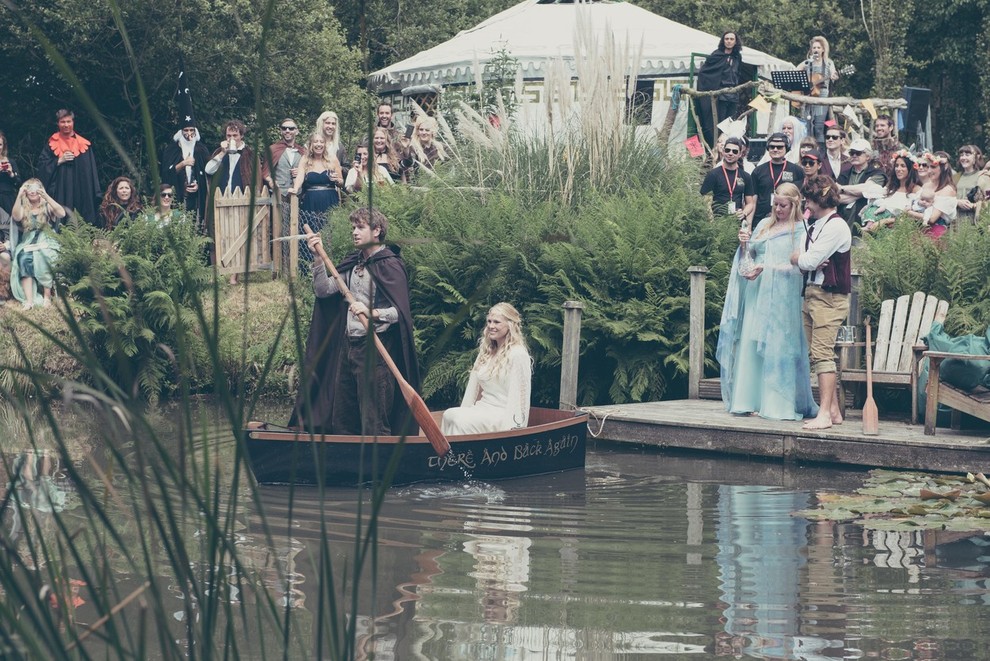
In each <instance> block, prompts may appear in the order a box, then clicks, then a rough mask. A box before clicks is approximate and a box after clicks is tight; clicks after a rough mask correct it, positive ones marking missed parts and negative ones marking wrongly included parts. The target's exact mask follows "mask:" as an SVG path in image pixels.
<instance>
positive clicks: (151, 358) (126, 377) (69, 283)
mask: <svg viewBox="0 0 990 661" xmlns="http://www.w3.org/2000/svg"><path fill="white" fill-rule="evenodd" d="M59 243H60V254H59V259H58V262H57V264H56V282H57V286H58V287H59V289H60V290H61V291H62V292H64V294H65V300H66V302H67V304H68V305H69V307H70V310H71V312H72V315H73V316H74V317H75V318H76V319H77V320H78V323H77V324H75V325H74V326H75V328H74V331H75V332H76V334H77V338H76V339H77V340H78V341H79V343H80V344H81V345H83V346H87V347H89V348H90V350H91V351H92V352H93V354H94V356H95V357H96V358H97V359H98V360H99V362H100V364H101V365H102V366H103V367H104V369H106V372H107V375H108V376H110V377H111V379H112V383H106V384H96V385H97V386H98V387H101V388H105V387H110V386H111V385H113V386H114V387H117V388H120V389H121V390H122V391H123V392H125V393H128V394H130V395H131V396H137V395H139V394H140V395H142V396H146V397H152V398H154V397H157V396H158V395H159V394H160V393H162V392H163V391H167V390H171V389H172V388H173V387H174V385H175V383H176V382H177V378H176V372H175V370H176V369H177V368H178V365H180V364H181V365H182V369H183V370H186V376H190V375H191V374H190V372H194V371H195V365H197V364H200V363H202V362H203V361H202V355H203V352H204V348H203V346H202V342H201V341H198V340H197V339H196V338H195V336H194V335H192V334H189V333H187V332H186V331H185V330H184V329H188V328H191V327H193V326H194V323H193V322H194V320H195V316H194V314H195V309H196V307H197V306H198V305H199V299H200V297H201V296H202V294H203V292H204V290H205V289H206V287H207V286H208V284H209V283H210V282H211V275H212V271H211V270H210V269H209V268H208V267H207V266H206V265H205V262H204V250H205V246H206V239H205V238H204V237H203V236H201V235H200V234H199V233H198V232H197V230H196V226H195V223H194V222H192V220H191V219H190V218H188V217H184V218H183V219H182V220H179V221H173V222H171V223H168V224H165V225H161V224H160V223H158V222H157V221H156V220H155V219H154V216H153V214H151V213H142V214H140V215H139V216H138V217H137V218H134V219H132V220H129V221H125V222H122V223H120V224H119V225H117V226H116V227H114V228H113V230H112V231H110V232H104V231H102V230H99V229H97V228H95V227H93V226H91V225H88V224H86V223H82V222H78V221H73V222H72V223H71V224H70V225H69V226H68V227H66V228H65V229H64V230H63V231H62V233H61V234H60V235H59ZM180 336H181V337H180ZM180 347H181V351H182V352H184V355H177V353H178V352H180Z"/></svg>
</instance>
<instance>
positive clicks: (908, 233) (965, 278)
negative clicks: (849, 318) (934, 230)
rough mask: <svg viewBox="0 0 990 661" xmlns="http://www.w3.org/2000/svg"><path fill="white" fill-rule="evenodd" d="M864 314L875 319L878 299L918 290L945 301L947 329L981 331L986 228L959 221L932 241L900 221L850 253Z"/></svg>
mask: <svg viewBox="0 0 990 661" xmlns="http://www.w3.org/2000/svg"><path fill="white" fill-rule="evenodd" d="M854 263H855V264H856V268H857V269H858V270H859V272H860V273H861V276H862V277H861V278H860V283H861V284H860V297H861V298H860V300H861V303H862V307H863V313H864V315H865V314H872V315H873V317H874V318H879V315H880V303H881V302H883V301H884V300H886V299H890V298H896V297H898V296H901V295H904V294H913V293H914V292H916V291H921V292H925V293H927V294H933V295H935V296H937V297H939V298H941V299H945V300H947V301H949V304H950V305H949V313H948V316H947V317H946V320H945V329H946V331H947V332H948V333H949V334H951V335H966V334H971V333H975V334H980V335H982V334H983V333H984V332H985V331H986V329H987V326H988V325H990V232H988V231H987V229H986V226H982V227H976V226H973V225H971V224H968V223H967V224H962V225H961V226H960V227H958V228H956V229H954V230H952V231H950V232H947V233H946V234H944V235H943V236H942V237H941V238H940V239H939V240H937V241H933V240H931V239H930V238H928V237H927V236H925V235H923V234H922V233H921V232H920V231H919V229H918V226H917V223H915V222H912V221H909V220H902V221H900V222H897V223H895V224H894V227H893V228H892V229H890V230H885V231H883V232H881V233H880V234H879V235H878V236H876V237H866V238H865V239H864V240H863V243H861V244H860V246H859V247H858V248H857V249H856V250H855V252H854Z"/></svg>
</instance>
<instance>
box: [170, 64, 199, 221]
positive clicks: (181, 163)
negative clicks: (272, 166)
mask: <svg viewBox="0 0 990 661" xmlns="http://www.w3.org/2000/svg"><path fill="white" fill-rule="evenodd" d="M180 66H181V64H180ZM177 96H178V106H179V108H178V110H179V121H178V127H177V128H178V130H177V131H176V133H175V135H174V136H172V142H170V143H169V144H168V146H167V147H165V151H164V153H163V154H162V165H161V180H162V183H163V184H171V185H172V187H173V188H174V189H175V192H176V199H177V201H179V202H181V203H182V204H184V205H185V207H186V209H188V210H189V211H191V212H193V213H195V214H196V218H197V220H199V221H200V222H202V219H203V218H204V217H205V215H206V198H207V196H208V193H209V183H208V182H207V179H206V172H205V169H204V168H205V167H206V162H207V161H208V160H210V151H209V150H208V149H207V148H206V147H205V146H203V143H202V141H201V139H200V135H199V129H198V128H197V127H196V117H195V116H194V115H193V107H192V96H191V95H190V94H189V87H188V86H187V84H186V72H185V71H180V72H179V91H178V92H177Z"/></svg>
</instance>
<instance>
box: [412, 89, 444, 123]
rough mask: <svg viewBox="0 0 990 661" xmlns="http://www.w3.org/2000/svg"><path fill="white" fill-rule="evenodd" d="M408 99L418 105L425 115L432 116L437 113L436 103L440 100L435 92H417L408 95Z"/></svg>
mask: <svg viewBox="0 0 990 661" xmlns="http://www.w3.org/2000/svg"><path fill="white" fill-rule="evenodd" d="M409 98H410V99H412V100H413V101H415V102H416V103H418V104H419V107H420V108H422V109H423V110H424V111H426V114H427V115H429V116H431V117H432V116H433V115H435V114H436V113H437V102H438V101H439V100H440V99H439V98H438V97H437V93H436V92H417V93H415V94H410V95H409Z"/></svg>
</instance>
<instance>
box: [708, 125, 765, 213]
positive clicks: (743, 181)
mask: <svg viewBox="0 0 990 661" xmlns="http://www.w3.org/2000/svg"><path fill="white" fill-rule="evenodd" d="M742 151H743V141H742V140H741V139H739V138H728V139H727V140H726V141H725V146H724V147H723V148H722V164H721V165H719V166H718V167H716V168H713V169H712V171H711V172H709V173H708V175H707V176H706V177H705V180H704V181H703V182H701V194H702V195H711V196H712V212H713V213H714V214H715V215H719V216H735V218H736V219H737V220H739V221H740V222H742V221H745V222H746V224H747V226H750V225H752V222H753V211H754V209H755V208H756V189H755V188H754V187H753V179H752V177H750V176H749V174H748V173H747V172H746V171H745V170H743V169H742V168H741V167H739V159H740V158H741V156H742Z"/></svg>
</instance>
